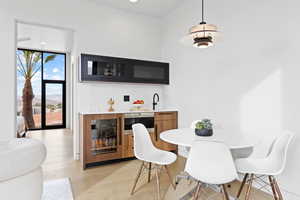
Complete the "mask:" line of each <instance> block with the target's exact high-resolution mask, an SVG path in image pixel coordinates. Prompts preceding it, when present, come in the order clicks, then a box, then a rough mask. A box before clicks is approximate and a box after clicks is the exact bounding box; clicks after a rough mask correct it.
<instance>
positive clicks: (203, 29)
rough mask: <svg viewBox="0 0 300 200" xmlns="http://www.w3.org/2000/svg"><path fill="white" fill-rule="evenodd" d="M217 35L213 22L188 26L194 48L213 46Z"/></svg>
mask: <svg viewBox="0 0 300 200" xmlns="http://www.w3.org/2000/svg"><path fill="white" fill-rule="evenodd" d="M216 35H217V27H216V26H215V25H213V24H206V23H201V24H198V25H196V26H193V27H192V28H190V31H189V36H190V37H191V38H192V39H193V42H194V43H193V46H194V47H196V48H207V47H211V46H213V43H214V42H215V38H216Z"/></svg>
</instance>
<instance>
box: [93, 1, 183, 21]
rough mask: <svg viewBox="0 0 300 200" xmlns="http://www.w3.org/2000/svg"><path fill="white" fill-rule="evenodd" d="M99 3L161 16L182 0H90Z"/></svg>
mask: <svg viewBox="0 0 300 200" xmlns="http://www.w3.org/2000/svg"><path fill="white" fill-rule="evenodd" d="M92 1H96V2H97V3H100V4H105V5H108V6H111V7H114V8H119V9H122V10H126V11H131V12H135V13H140V14H145V15H150V16H154V17H163V16H165V15H167V14H168V13H169V12H170V11H172V10H173V9H175V8H176V7H178V6H179V5H180V4H181V3H182V2H183V1H184V0H139V1H138V2H137V3H131V2H130V1H129V0H92Z"/></svg>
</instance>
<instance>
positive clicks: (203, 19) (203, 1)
mask: <svg viewBox="0 0 300 200" xmlns="http://www.w3.org/2000/svg"><path fill="white" fill-rule="evenodd" d="M202 22H204V0H202Z"/></svg>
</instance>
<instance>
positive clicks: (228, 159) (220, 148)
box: [185, 141, 238, 200]
mask: <svg viewBox="0 0 300 200" xmlns="http://www.w3.org/2000/svg"><path fill="white" fill-rule="evenodd" d="M220 163H222V164H220ZM185 171H186V172H187V173H188V174H189V175H190V176H192V177H193V178H194V179H196V180H197V181H198V182H197V189H196V191H195V193H194V198H193V199H194V200H196V199H198V197H199V196H200V193H201V189H202V187H203V185H205V184H209V185H218V186H219V185H221V187H222V190H223V195H224V198H225V199H226V200H229V195H228V193H227V189H226V186H225V184H227V183H231V182H232V181H234V180H236V179H237V178H238V175H237V172H236V169H235V166H234V162H233V159H232V156H231V153H230V150H229V148H228V147H227V146H226V145H225V144H223V143H220V142H213V141H196V142H195V143H194V144H193V146H192V148H191V150H190V153H189V157H188V159H187V163H186V166H185Z"/></svg>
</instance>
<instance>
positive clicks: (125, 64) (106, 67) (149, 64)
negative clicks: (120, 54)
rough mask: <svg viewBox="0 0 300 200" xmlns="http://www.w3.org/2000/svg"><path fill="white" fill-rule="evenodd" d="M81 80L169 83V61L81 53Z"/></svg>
mask: <svg viewBox="0 0 300 200" xmlns="http://www.w3.org/2000/svg"><path fill="white" fill-rule="evenodd" d="M81 81H107V82H127V83H154V84H169V63H161V62H153V61H144V60H134V59H127V58H116V57H108V56H96V55H88V54H81Z"/></svg>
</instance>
